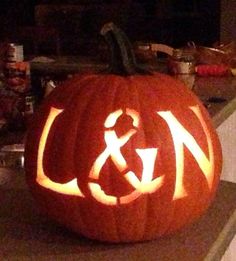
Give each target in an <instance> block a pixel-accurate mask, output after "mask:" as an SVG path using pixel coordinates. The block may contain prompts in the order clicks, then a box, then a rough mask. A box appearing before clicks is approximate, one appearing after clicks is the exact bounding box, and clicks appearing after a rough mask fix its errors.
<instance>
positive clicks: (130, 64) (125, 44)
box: [100, 22, 150, 76]
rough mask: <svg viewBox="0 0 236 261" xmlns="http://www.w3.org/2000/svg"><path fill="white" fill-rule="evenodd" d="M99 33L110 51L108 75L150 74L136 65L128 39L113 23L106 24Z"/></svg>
mask: <svg viewBox="0 0 236 261" xmlns="http://www.w3.org/2000/svg"><path fill="white" fill-rule="evenodd" d="M100 33H101V35H102V36H103V37H104V38H105V41H106V42H107V44H108V45H109V47H110V51H111V60H110V67H109V73H113V74H118V75H125V76H128V75H134V74H150V73H149V72H148V71H147V70H145V69H143V68H141V67H140V66H138V65H137V62H136V58H135V55H134V51H133V48H132V45H131V43H130V41H129V39H128V37H127V36H126V34H125V33H124V32H123V31H122V30H121V29H120V28H118V27H117V26H116V25H115V24H114V23H112V22H110V23H106V24H105V25H104V26H103V27H102V29H101V32H100Z"/></svg>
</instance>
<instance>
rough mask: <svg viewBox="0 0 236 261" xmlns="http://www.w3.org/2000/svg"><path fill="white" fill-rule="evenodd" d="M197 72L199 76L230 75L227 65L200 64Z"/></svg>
mask: <svg viewBox="0 0 236 261" xmlns="http://www.w3.org/2000/svg"><path fill="white" fill-rule="evenodd" d="M195 71H196V73H197V75H199V76H224V75H227V74H228V73H229V67H228V66H227V65H225V64H200V65H197V66H196V68H195Z"/></svg>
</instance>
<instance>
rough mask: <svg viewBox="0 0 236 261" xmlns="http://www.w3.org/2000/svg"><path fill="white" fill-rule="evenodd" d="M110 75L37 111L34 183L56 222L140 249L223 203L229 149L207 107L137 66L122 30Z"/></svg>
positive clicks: (71, 87) (62, 89) (80, 81)
mask: <svg viewBox="0 0 236 261" xmlns="http://www.w3.org/2000/svg"><path fill="white" fill-rule="evenodd" d="M102 32H103V34H104V36H105V38H106V39H107V40H108V42H110V44H111V46H112V55H113V63H112V66H111V71H110V72H109V73H102V74H87V75H82V74H81V75H76V76H74V77H73V78H72V79H71V80H68V81H67V82H66V83H65V84H63V85H61V86H59V87H57V88H56V89H55V91H53V92H52V93H51V94H50V95H49V96H48V97H47V98H46V99H45V101H44V102H43V103H42V105H41V106H40V108H39V109H38V111H37V112H36V113H35V116H34V122H33V124H32V126H31V128H30V130H29V132H28V137H27V142H26V152H25V169H26V178H27V181H28V184H29V187H30V189H31V191H32V193H33V195H34V197H35V199H36V202H37V205H38V206H39V207H40V208H41V209H42V210H43V211H44V213H46V214H47V215H48V216H50V217H51V218H53V219H54V220H56V221H57V222H59V223H61V224H63V225H65V226H67V227H68V228H70V229H72V230H74V231H76V232H78V233H81V234H83V235H84V236H87V237H89V238H92V239H98V240H101V241H109V242H134V241H143V240H150V239H153V238H157V237H159V236H163V235H165V234H169V233H172V232H174V231H176V230H177V229H180V228H181V227H183V226H184V225H186V224H188V223H191V222H192V221H194V220H196V219H197V218H198V217H199V216H200V215H202V213H203V212H204V211H205V210H206V209H207V208H208V206H209V204H210V203H211V201H212V200H213V198H214V195H215V192H216V189H217V185H218V183H219V177H220V172H221V164H222V157H221V148H220V144H219V140H218V137H217V134H216V132H215V130H214V128H213V126H212V123H211V119H210V117H209V115H208V113H207V111H206V109H205V108H204V106H203V105H202V103H201V102H200V101H199V99H198V98H197V97H196V96H195V95H194V94H193V93H192V92H191V91H190V90H189V89H188V88H187V87H186V86H185V85H183V84H182V83H181V82H179V81H177V80H175V79H173V78H171V77H169V76H167V75H164V74H160V73H152V74H151V73H147V72H145V71H144V70H143V69H140V68H138V67H137V65H136V63H135V58H134V56H133V53H132V50H131V49H130V48H129V42H128V40H127V38H126V37H125V35H124V34H123V33H122V32H121V31H120V30H119V29H118V28H117V27H116V26H115V25H113V24H106V25H105V26H104V27H103V29H102Z"/></svg>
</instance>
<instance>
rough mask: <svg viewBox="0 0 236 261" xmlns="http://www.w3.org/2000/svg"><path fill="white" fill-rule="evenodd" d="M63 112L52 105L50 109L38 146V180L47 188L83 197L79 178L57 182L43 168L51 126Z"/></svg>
mask: <svg viewBox="0 0 236 261" xmlns="http://www.w3.org/2000/svg"><path fill="white" fill-rule="evenodd" d="M62 112H63V110H59V109H56V108H54V107H52V108H51V110H50V113H49V115H48V118H47V121H46V123H45V126H44V129H43V132H42V136H41V138H40V142H39V148H38V158H37V177H36V182H37V183H38V184H40V185H41V186H42V187H45V188H47V189H50V190H53V191H55V192H58V193H62V194H66V195H74V196H80V197H83V194H82V192H81V191H80V189H79V188H78V185H77V179H73V180H71V181H69V182H67V183H64V184H61V183H57V182H54V181H52V180H51V179H49V178H48V177H47V176H46V175H45V173H44V169H43V155H44V150H45V146H46V142H47V138H48V134H49V131H50V129H51V126H52V124H53V122H54V120H55V119H56V117H57V116H58V115H59V114H60V113H62Z"/></svg>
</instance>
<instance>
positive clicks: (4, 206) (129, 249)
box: [0, 171, 236, 261]
mask: <svg viewBox="0 0 236 261" xmlns="http://www.w3.org/2000/svg"><path fill="white" fill-rule="evenodd" d="M0 205H1V210H0V259H1V260H21V261H24V260H37V261H38V260H45V261H46V260H47V261H50V260H57V261H59V260H81V261H82V260H86V261H89V260H101V261H106V260H107V261H110V260H114V261H116V260H117V261H118V260H127V261H128V260H130V261H133V260H140V261H146V260H147V261H152V260H153V261H154V260H155V261H156V260H161V261H165V260H166V261H167V260H168V261H169V260H171V261H175V260H176V261H179V260H181V261H185V260H186V261H189V260H191V261H200V260H205V261H217V260H220V258H221V256H222V255H223V253H224V252H225V250H226V248H227V247H228V245H229V243H230V241H231V239H232V238H233V236H234V234H235V233H236V184H234V183H230V182H225V181H221V183H220V186H219V189H218V192H217V196H216V198H215V200H214V202H213V204H212V205H211V206H210V208H209V209H208V211H207V212H206V213H205V214H204V215H203V216H202V217H201V218H200V219H199V220H198V221H197V222H195V223H194V224H192V225H189V226H188V227H185V228H184V229H182V230H180V231H178V232H177V233H175V234H173V235H172V236H168V237H163V238H160V239H157V240H153V241H149V242H144V243H135V244H105V243H100V242H96V241H92V240H88V239H85V238H83V237H81V236H79V235H76V234H74V233H72V232H70V231H68V230H66V229H64V228H62V227H60V226H58V225H56V224H55V223H52V222H51V221H49V220H47V219H46V218H45V217H44V216H42V215H40V214H39V213H38V209H37V206H36V205H34V201H33V200H32V197H31V195H30V194H29V192H28V190H27V188H26V185H25V183H24V177H23V173H21V172H19V171H18V172H14V173H11V174H10V175H8V179H6V180H5V183H4V184H2V185H0Z"/></svg>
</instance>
